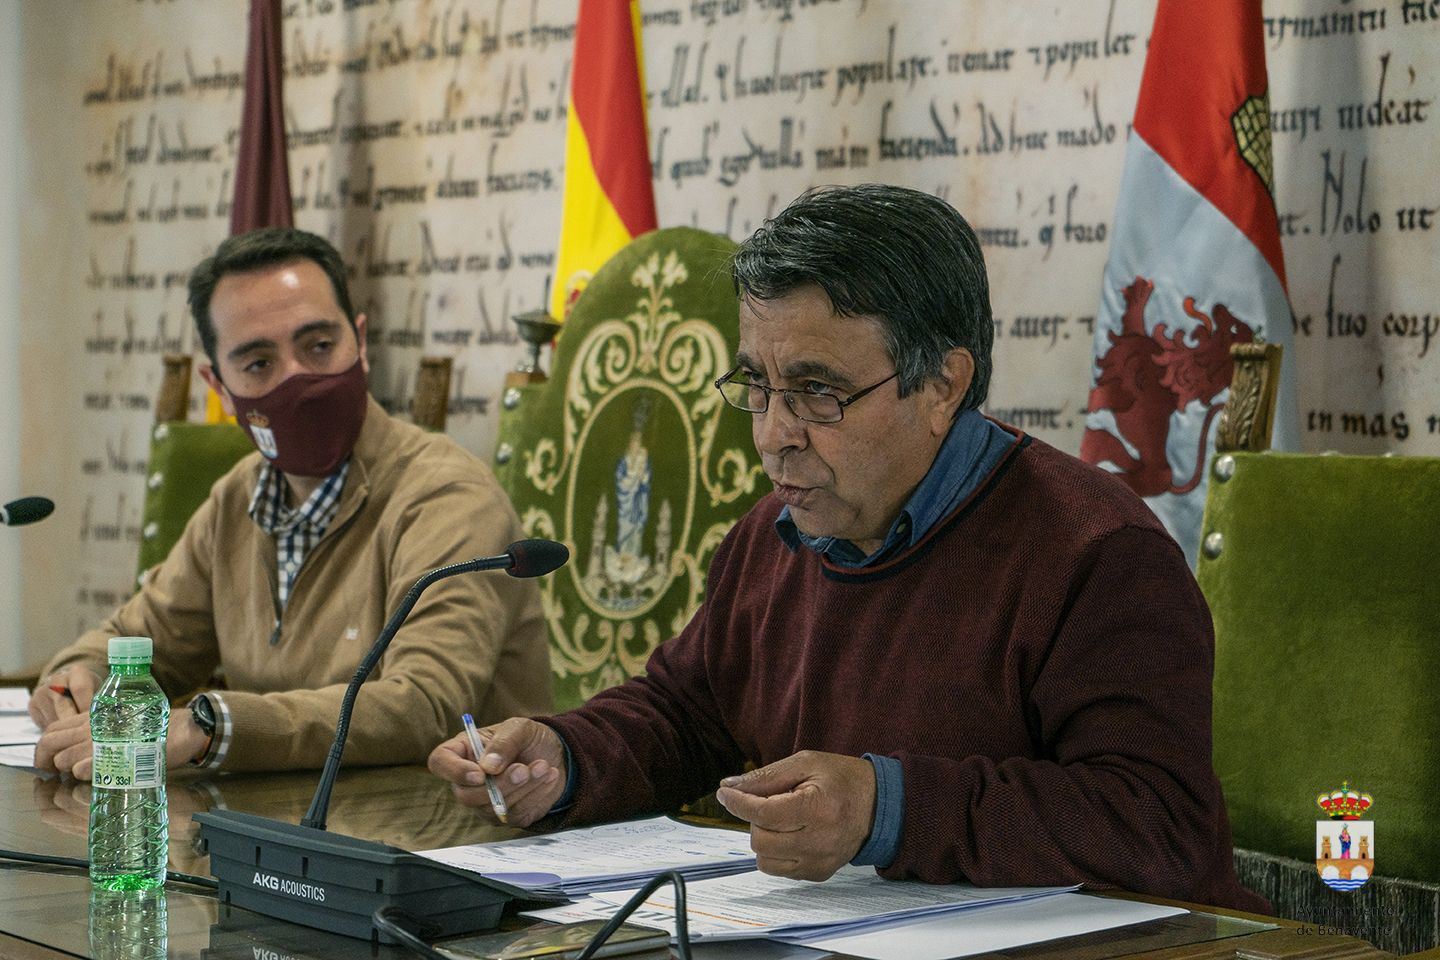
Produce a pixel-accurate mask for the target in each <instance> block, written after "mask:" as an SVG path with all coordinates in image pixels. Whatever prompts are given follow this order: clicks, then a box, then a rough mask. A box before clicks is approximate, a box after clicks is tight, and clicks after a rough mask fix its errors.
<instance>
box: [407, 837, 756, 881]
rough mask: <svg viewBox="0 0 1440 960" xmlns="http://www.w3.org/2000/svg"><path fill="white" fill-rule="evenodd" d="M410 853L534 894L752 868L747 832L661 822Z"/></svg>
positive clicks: (704, 875) (753, 855) (709, 875)
mask: <svg viewBox="0 0 1440 960" xmlns="http://www.w3.org/2000/svg"><path fill="white" fill-rule="evenodd" d="M416 852H417V853H418V854H419V855H420V856H422V857H429V858H430V859H431V860H438V861H440V862H441V863H445V864H449V865H450V866H452V867H459V868H460V869H462V870H470V871H473V872H475V873H478V874H481V875H482V876H485V877H489V878H491V879H493V880H499V881H501V882H503V883H508V884H511V885H513V886H517V887H522V888H524V889H527V890H532V891H535V892H537V893H545V894H554V893H564V894H567V895H569V896H580V895H583V894H585V893H589V892H593V891H596V890H620V889H625V888H632V889H633V888H634V887H638V886H641V885H642V884H644V883H645V881H646V880H648V879H650V878H651V877H653V876H655V875H656V874H657V873H664V872H665V871H667V870H678V871H680V872H681V873H682V874H683V875H684V876H685V878H686V880H689V879H691V878H692V877H693V878H703V877H715V876H723V875H725V874H730V873H738V872H741V871H745V870H754V869H755V854H754V853H753V852H752V851H751V850H750V834H749V833H746V832H743V831H740V830H726V829H721V828H717V827H697V826H694V825H692V824H688V823H681V822H680V821H679V820H672V819H670V818H669V817H654V818H651V819H649V820H631V821H627V822H624V823H607V824H602V825H601V826H598V827H584V828H581V829H578V830H565V831H562V832H560V833H552V834H547V835H543V836H535V837H524V838H522V839H520V840H505V841H502V842H500V843H476V844H469V845H467V846H462V847H443V848H441V849H438V850H419V851H416ZM622 902H623V898H622Z"/></svg>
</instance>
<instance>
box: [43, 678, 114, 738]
mask: <svg viewBox="0 0 1440 960" xmlns="http://www.w3.org/2000/svg"><path fill="white" fill-rule="evenodd" d="M103 682H104V678H102V677H100V676H98V675H97V674H96V673H95V672H94V671H92V670H91V669H90V668H88V667H82V666H80V665H78V664H75V665H71V666H69V667H64V668H62V669H60V670H57V671H56V672H55V673H54V674H52V675H51V676H50V678H49V679H48V680H46V681H45V682H44V683H42V684H40V686H38V687H36V688H35V690H34V692H33V693H32V694H31V695H30V704H29V711H30V719H31V720H34V721H35V725H36V726H37V727H39V728H40V729H41V730H44V729H45V728H46V727H48V726H50V724H52V723H54V722H55V721H56V720H60V719H63V718H65V717H69V716H74V715H75V714H77V713H86V712H88V711H89V709H90V701H91V700H92V699H94V697H95V691H96V690H99V689H100V685H101V683H103Z"/></svg>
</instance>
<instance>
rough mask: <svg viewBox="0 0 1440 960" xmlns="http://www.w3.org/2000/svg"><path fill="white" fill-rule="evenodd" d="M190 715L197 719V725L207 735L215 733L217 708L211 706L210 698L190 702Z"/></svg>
mask: <svg viewBox="0 0 1440 960" xmlns="http://www.w3.org/2000/svg"><path fill="white" fill-rule="evenodd" d="M190 715H191V716H192V717H194V718H195V725H196V726H197V727H199V728H200V729H201V730H203V731H205V732H206V733H214V732H215V708H214V707H212V706H211V705H210V700H209V698H208V697H196V698H195V699H194V700H191V701H190Z"/></svg>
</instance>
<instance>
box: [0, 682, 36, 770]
mask: <svg viewBox="0 0 1440 960" xmlns="http://www.w3.org/2000/svg"><path fill="white" fill-rule="evenodd" d="M29 705H30V691H29V690H26V689H25V688H24V687H0V765H4V766H7V767H28V766H30V765H31V764H32V763H34V762H35V743H36V742H37V741H38V740H39V739H40V728H39V727H37V726H35V724H34V722H32V721H31V719H30V716H29V714H28V713H27V712H26V710H27V709H28V708H29Z"/></svg>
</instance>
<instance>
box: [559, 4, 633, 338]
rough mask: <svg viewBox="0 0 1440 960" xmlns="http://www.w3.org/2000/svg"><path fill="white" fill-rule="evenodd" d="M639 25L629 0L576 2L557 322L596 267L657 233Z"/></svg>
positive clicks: (566, 139) (567, 125)
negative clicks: (635, 241) (632, 243)
mask: <svg viewBox="0 0 1440 960" xmlns="http://www.w3.org/2000/svg"><path fill="white" fill-rule="evenodd" d="M639 24H640V20H639V9H638V7H637V5H636V3H635V0H580V11H579V14H578V16H577V18H576V21H575V57H574V60H573V62H572V65H571V68H570V109H569V114H568V116H567V118H566V124H565V193H564V200H563V203H562V208H563V209H562V214H561V223H560V250H559V253H558V255H557V256H556V261H555V286H554V289H553V290H552V291H551V296H550V312H551V313H552V314H554V315H555V316H556V317H560V318H563V317H564V316H565V314H567V313H568V312H569V309H570V306H571V304H573V303H574V300H575V298H576V297H577V296H579V293H580V291H581V290H582V289H583V288H584V285H585V283H586V281H588V280H589V278H590V276H591V275H592V274H594V272H595V271H596V270H598V269H599V268H600V266H601V264H603V263H604V262H605V261H606V260H608V259H610V257H611V256H613V255H614V254H615V253H616V251H618V250H619V249H620V248H621V247H623V246H625V244H627V243H629V242H630V241H631V240H633V239H635V238H636V237H638V236H639V235H640V234H642V233H645V232H647V231H649V230H654V229H655V191H654V189H653V188H652V187H651V183H650V141H649V136H648V135H647V133H646V129H645V85H644V73H643V70H642V65H643V61H642V60H641V58H640V27H639Z"/></svg>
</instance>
